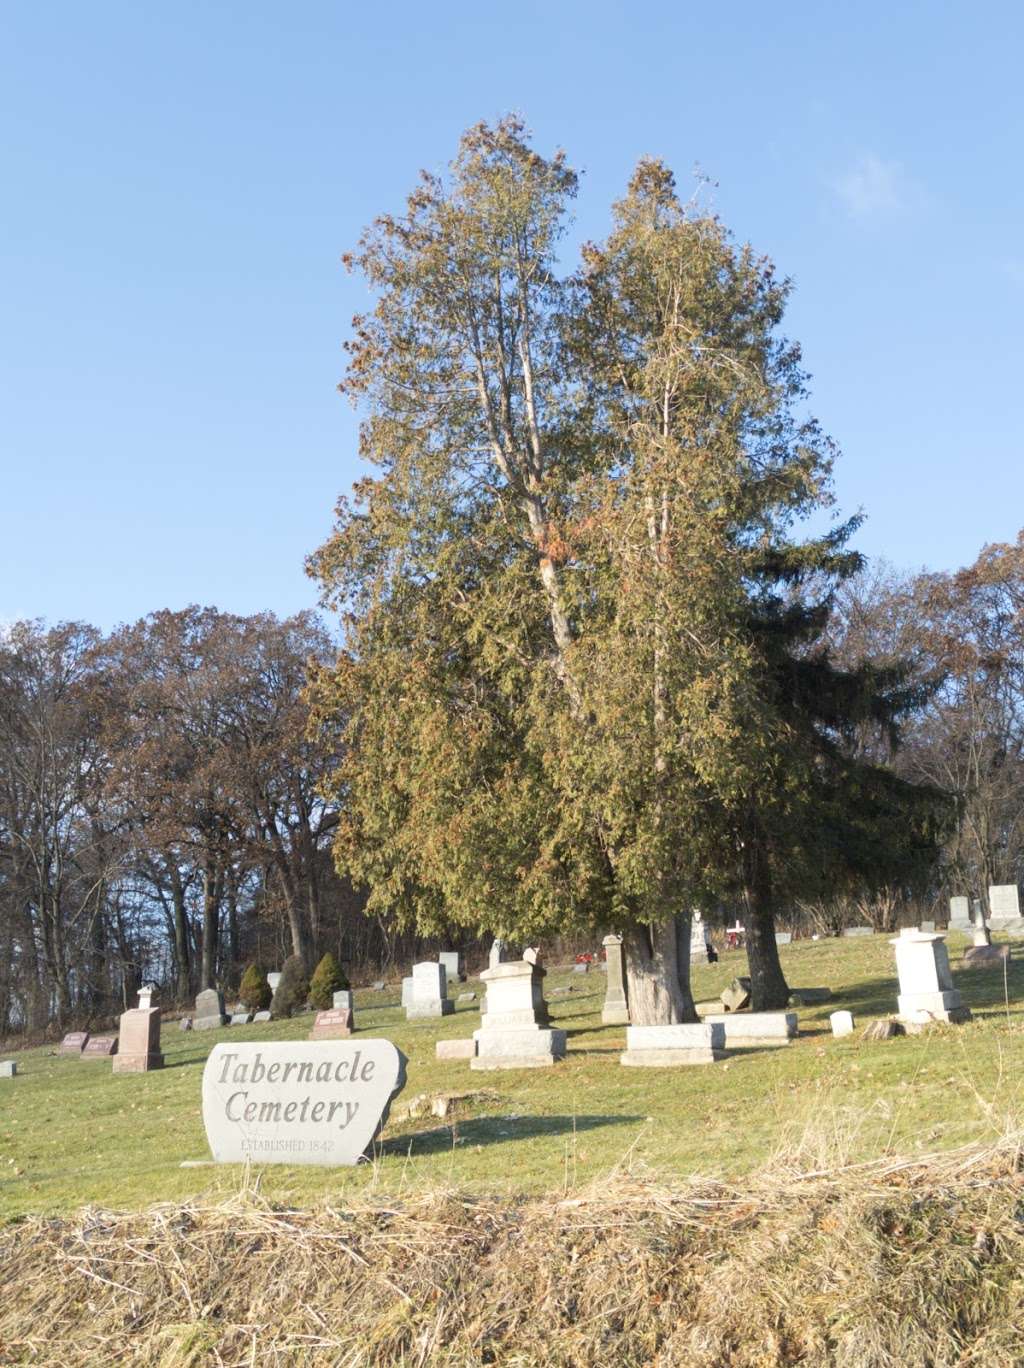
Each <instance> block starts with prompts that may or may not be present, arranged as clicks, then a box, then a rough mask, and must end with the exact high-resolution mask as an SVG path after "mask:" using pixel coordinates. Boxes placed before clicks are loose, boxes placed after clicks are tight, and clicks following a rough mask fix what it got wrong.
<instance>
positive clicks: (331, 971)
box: [309, 950, 348, 1012]
mask: <svg viewBox="0 0 1024 1368" xmlns="http://www.w3.org/2000/svg"><path fill="white" fill-rule="evenodd" d="M347 987H348V979H347V978H346V977H345V971H344V969H342V967H341V965H340V964H339V963H338V961H337V960H336V959H335V958H334V956H333V955H332V954H331V952H330V951H329V950H328V952H327V954H326V955H324V957H323V959H322V960H321V961H320V963H319V964H318V965H317V966H316V968H315V969H314V970H313V977H312V978H311V979H310V982H309V1000H310V1002H311V1003H312V1004H313V1006H314V1007H318V1008H319V1009H320V1010H321V1011H322V1012H323V1011H326V1010H327V1008H328V1007H333V1006H334V994H335V993H340V992H341V990H342V989H343V988H347Z"/></svg>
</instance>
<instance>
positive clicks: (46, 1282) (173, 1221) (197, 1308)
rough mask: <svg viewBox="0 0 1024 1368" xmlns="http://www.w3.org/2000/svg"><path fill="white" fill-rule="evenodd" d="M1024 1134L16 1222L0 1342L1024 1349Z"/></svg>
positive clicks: (925, 1366) (804, 1360) (112, 1351)
mask: <svg viewBox="0 0 1024 1368" xmlns="http://www.w3.org/2000/svg"><path fill="white" fill-rule="evenodd" d="M1022 1145H1024V1132H1022V1131H1019V1130H1018V1131H1013V1132H1010V1133H1008V1134H1007V1135H1005V1136H1004V1137H1003V1138H1002V1139H1001V1140H999V1141H998V1142H997V1143H996V1144H994V1145H988V1146H981V1145H972V1146H967V1147H964V1148H962V1149H959V1150H953V1151H946V1152H944V1153H942V1154H935V1155H931V1156H927V1157H919V1156H918V1157H915V1158H914V1159H913V1160H899V1159H893V1158H885V1159H881V1160H877V1161H874V1162H871V1163H866V1164H857V1165H842V1164H836V1163H835V1162H834V1161H833V1164H832V1166H831V1167H828V1166H826V1167H820V1166H819V1167H815V1168H809V1167H808V1161H809V1159H810V1157H811V1156H810V1151H811V1149H813V1146H810V1147H809V1146H808V1144H807V1143H806V1142H804V1143H803V1144H802V1146H801V1147H799V1148H796V1149H794V1150H793V1151H792V1152H791V1153H790V1154H789V1155H788V1156H784V1155H779V1156H777V1157H776V1159H775V1160H774V1161H773V1162H772V1164H771V1165H770V1166H768V1167H767V1168H765V1169H764V1170H762V1171H760V1172H759V1173H756V1174H754V1175H752V1176H750V1177H748V1178H745V1179H744V1180H743V1181H742V1182H734V1183H723V1182H720V1181H709V1180H702V1179H698V1178H694V1179H692V1180H691V1181H690V1182H688V1183H686V1184H685V1185H678V1184H677V1185H675V1186H668V1185H666V1184H664V1183H663V1182H661V1181H659V1180H658V1179H657V1178H656V1177H654V1176H653V1175H648V1174H644V1173H643V1172H638V1171H637V1170H636V1169H635V1168H634V1167H632V1166H631V1164H630V1162H629V1160H628V1159H627V1160H625V1161H624V1162H623V1164H622V1165H621V1166H620V1167H619V1168H618V1169H617V1170H616V1171H615V1172H614V1173H611V1174H609V1175H608V1176H607V1177H606V1178H605V1179H604V1180H602V1181H601V1182H599V1183H597V1184H594V1185H592V1186H591V1187H589V1188H588V1189H586V1190H583V1191H579V1192H574V1191H572V1190H571V1189H570V1190H569V1191H568V1192H567V1193H566V1194H565V1195H563V1196H561V1197H559V1196H557V1195H556V1196H553V1197H548V1198H544V1199H538V1198H528V1199H527V1198H524V1199H522V1200H520V1201H518V1202H517V1201H512V1202H509V1201H501V1200H498V1199H496V1198H495V1199H490V1198H481V1199H475V1198H468V1197H467V1196H465V1194H460V1193H459V1192H458V1191H448V1192H433V1193H431V1194H429V1195H416V1196H411V1197H406V1198H404V1199H403V1200H402V1201H400V1202H396V1201H394V1200H384V1199H374V1198H372V1197H371V1198H363V1199H360V1200H359V1201H358V1202H355V1203H353V1204H351V1205H346V1206H344V1207H330V1206H320V1207H317V1208H313V1209H307V1210H290V1209H282V1208H280V1207H274V1206H272V1205H271V1204H269V1203H268V1202H266V1201H265V1200H264V1199H263V1198H262V1197H261V1195H260V1193H259V1191H258V1190H257V1187H256V1185H254V1184H249V1185H247V1186H246V1187H245V1188H244V1189H243V1190H242V1191H241V1192H239V1194H238V1195H237V1197H236V1198H235V1199H234V1200H232V1201H230V1202H227V1203H222V1204H219V1205H196V1204H185V1205H179V1204H173V1205H172V1204H167V1205H161V1206H156V1207H151V1208H150V1209H148V1210H146V1211H143V1212H136V1213H132V1214H118V1213H114V1212H109V1211H101V1210H96V1209H89V1210H86V1211H85V1212H82V1213H79V1214H78V1215H77V1216H76V1217H75V1218H74V1219H59V1220H57V1219H52V1218H49V1219H48V1218H42V1217H32V1218H28V1219H25V1220H22V1221H20V1222H18V1223H16V1224H12V1225H10V1226H8V1227H6V1228H5V1229H4V1230H3V1231H2V1232H0V1260H2V1272H0V1361H2V1362H3V1363H5V1364H7V1363H33V1364H58V1363H59V1364H63V1365H68V1368H71V1366H72V1365H86V1364H88V1365H96V1364H108V1363H117V1364H153V1365H160V1366H161V1368H185V1365H200V1364H203V1365H205V1364H230V1365H239V1368H241V1365H284V1364H288V1365H318V1368H319V1365H353V1366H354V1365H363V1364H374V1365H403V1366H404V1365H408V1366H409V1368H411V1366H412V1365H427V1364H441V1365H456V1364H460V1365H461V1364H481V1363H495V1364H504V1365H517V1366H520V1365H522V1366H525V1365H540V1364H545V1365H616V1368H620V1366H621V1365H632V1364H637V1365H639V1364H651V1365H676V1364H678V1365H686V1366H687V1368H691V1366H692V1368H712V1366H713V1368H726V1366H729V1368H755V1365H756V1366H757V1368H761V1366H762V1365H770V1364H771V1365H773V1364H800V1365H817V1364H829V1365H836V1368H869V1366H870V1368H881V1365H894V1366H895V1365H899V1368H940V1366H941V1365H952V1364H957V1365H972V1366H973V1365H1011V1364H1015V1365H1016V1364H1020V1363H1022V1362H1024V1313H1022V1310H1021V1306H1022V1302H1024V1175H1022V1172H1021V1170H1022V1159H1021V1156H1022Z"/></svg>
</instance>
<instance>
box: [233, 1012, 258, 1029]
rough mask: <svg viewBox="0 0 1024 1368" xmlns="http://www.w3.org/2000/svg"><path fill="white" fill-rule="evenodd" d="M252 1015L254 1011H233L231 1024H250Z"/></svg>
mask: <svg viewBox="0 0 1024 1368" xmlns="http://www.w3.org/2000/svg"><path fill="white" fill-rule="evenodd" d="M252 1016H253V1014H252V1012H232V1013H231V1022H230V1024H231V1025H232V1026H248V1025H249V1022H250V1021H252Z"/></svg>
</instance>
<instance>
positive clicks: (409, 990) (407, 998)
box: [402, 974, 413, 1007]
mask: <svg viewBox="0 0 1024 1368" xmlns="http://www.w3.org/2000/svg"><path fill="white" fill-rule="evenodd" d="M412 995H413V978H412V974H410V975H409V976H408V977H407V978H404V979H403V980H402V1006H403V1007H408V1006H409V1003H410V1002H412Z"/></svg>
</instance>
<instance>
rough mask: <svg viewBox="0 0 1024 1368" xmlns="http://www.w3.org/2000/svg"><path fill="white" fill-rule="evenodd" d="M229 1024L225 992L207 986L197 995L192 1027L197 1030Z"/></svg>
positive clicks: (207, 1029) (211, 1028) (206, 1029)
mask: <svg viewBox="0 0 1024 1368" xmlns="http://www.w3.org/2000/svg"><path fill="white" fill-rule="evenodd" d="M227 1024H228V1017H227V1013H226V1012H225V1011H224V994H223V993H222V992H220V991H219V990H218V989H216V988H206V989H204V991H203V992H201V993H198V994H197V995H196V1010H195V1012H194V1014H193V1017H192V1028H193V1030H196V1031H209V1030H213V1029H214V1028H215V1027H217V1026H226V1025H227Z"/></svg>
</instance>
